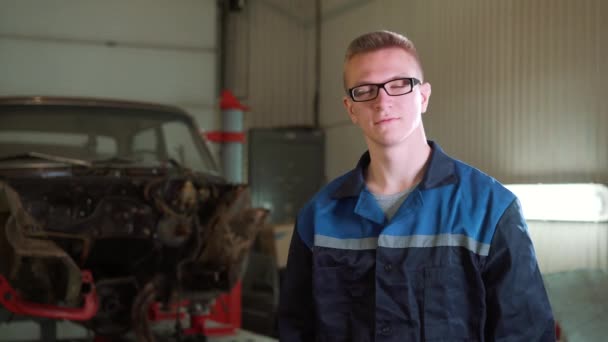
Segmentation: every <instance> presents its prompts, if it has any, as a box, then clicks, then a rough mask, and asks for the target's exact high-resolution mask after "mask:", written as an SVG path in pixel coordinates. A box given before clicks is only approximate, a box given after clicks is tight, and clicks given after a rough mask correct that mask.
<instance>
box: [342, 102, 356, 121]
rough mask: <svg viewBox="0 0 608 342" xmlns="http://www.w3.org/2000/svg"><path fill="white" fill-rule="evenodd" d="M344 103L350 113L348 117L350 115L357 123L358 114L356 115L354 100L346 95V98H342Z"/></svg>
mask: <svg viewBox="0 0 608 342" xmlns="http://www.w3.org/2000/svg"><path fill="white" fill-rule="evenodd" d="M342 103H344V108H346V112H347V113H348V117H350V120H351V121H352V122H353V123H354V124H356V123H357V116H356V115H355V112H354V109H353V101H351V99H350V98H349V97H348V96H344V98H343V99H342Z"/></svg>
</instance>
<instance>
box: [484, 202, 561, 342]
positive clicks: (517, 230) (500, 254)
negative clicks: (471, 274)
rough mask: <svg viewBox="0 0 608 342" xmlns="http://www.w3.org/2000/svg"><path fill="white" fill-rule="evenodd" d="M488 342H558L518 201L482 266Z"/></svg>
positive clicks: (501, 223) (501, 224)
mask: <svg viewBox="0 0 608 342" xmlns="http://www.w3.org/2000/svg"><path fill="white" fill-rule="evenodd" d="M482 276H483V280H484V283H485V287H486V302H487V311H486V313H487V317H486V326H485V335H486V341H543V342H545V341H547V342H549V341H550V342H555V340H556V339H555V323H554V319H553V313H552V311H551V305H550V304H549V299H548V297H547V292H546V290H545V286H544V284H543V279H542V277H541V274H540V270H539V268H538V263H537V261H536V255H535V253H534V247H533V246H532V241H531V240H530V236H529V235H528V232H527V226H526V223H525V220H524V218H523V215H522V212H521V207H520V204H519V201H518V200H517V199H515V200H514V201H513V203H511V205H510V206H509V207H508V208H507V210H506V211H505V213H504V214H503V216H502V217H501V219H500V221H499V222H498V226H497V227H496V232H495V233H494V237H493V239H492V244H491V245H490V252H489V255H488V257H487V259H486V262H485V263H484V266H483V273H482Z"/></svg>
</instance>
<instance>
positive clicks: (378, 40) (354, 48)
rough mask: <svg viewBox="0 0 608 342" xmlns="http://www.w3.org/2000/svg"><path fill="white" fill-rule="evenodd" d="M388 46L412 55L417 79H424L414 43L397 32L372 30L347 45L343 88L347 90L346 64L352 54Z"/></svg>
mask: <svg viewBox="0 0 608 342" xmlns="http://www.w3.org/2000/svg"><path fill="white" fill-rule="evenodd" d="M390 47H395V48H400V49H403V50H404V51H405V52H407V53H408V54H409V55H410V56H412V57H413V58H414V60H415V61H416V63H417V64H418V69H419V74H418V75H417V76H418V79H419V80H420V81H424V74H423V71H422V63H420V58H419V57H418V52H417V51H416V47H415V46H414V43H412V41H411V40H409V39H407V37H405V36H403V35H401V34H399V33H395V32H391V31H374V32H369V33H366V34H363V35H361V36H359V37H357V38H355V39H353V41H352V42H350V44H349V45H348V48H347V49H346V54H345V56H344V76H343V79H344V90H345V91H346V90H348V87H347V86H346V64H347V63H348V62H349V61H350V60H351V59H352V58H353V57H354V56H356V55H359V54H362V53H366V52H372V51H377V50H381V49H386V48H390Z"/></svg>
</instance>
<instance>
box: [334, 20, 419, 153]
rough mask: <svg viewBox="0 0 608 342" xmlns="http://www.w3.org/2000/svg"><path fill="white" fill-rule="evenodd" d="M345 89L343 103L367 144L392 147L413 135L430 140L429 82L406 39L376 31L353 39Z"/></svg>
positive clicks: (386, 32)
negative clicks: (426, 123)
mask: <svg viewBox="0 0 608 342" xmlns="http://www.w3.org/2000/svg"><path fill="white" fill-rule="evenodd" d="M344 88H345V90H346V93H347V95H346V96H345V97H344V106H345V107H346V110H347V111H348V114H349V117H350V119H351V120H352V122H353V123H355V124H356V125H358V126H359V127H360V128H361V130H362V131H363V134H364V135H365V138H366V141H367V143H368V145H371V144H373V145H376V146H384V147H389V146H394V145H398V144H400V143H402V142H403V141H405V140H407V139H408V138H410V137H411V136H413V135H416V136H417V137H418V138H419V139H424V140H425V141H426V138H425V135H424V129H423V127H422V113H424V112H425V111H426V109H427V106H428V99H429V97H430V95H431V85H430V84H428V83H425V82H424V81H423V74H422V67H421V64H420V61H419V58H418V54H417V53H416V49H415V47H414V44H413V43H412V42H411V41H410V40H408V39H407V38H406V37H404V36H402V35H400V34H397V33H393V32H389V31H377V32H371V33H367V34H364V35H362V36H360V37H358V38H356V39H355V40H353V41H352V42H351V44H350V45H349V47H348V49H347V52H346V57H345V61H344ZM414 133H416V134H414Z"/></svg>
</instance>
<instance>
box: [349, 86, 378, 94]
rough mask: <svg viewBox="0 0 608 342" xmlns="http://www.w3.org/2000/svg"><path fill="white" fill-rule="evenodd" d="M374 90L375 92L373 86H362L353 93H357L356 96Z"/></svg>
mask: <svg viewBox="0 0 608 342" xmlns="http://www.w3.org/2000/svg"><path fill="white" fill-rule="evenodd" d="M373 92H374V90H373V88H372V87H361V88H357V89H355V91H354V92H353V93H355V96H362V95H367V94H371V93H373Z"/></svg>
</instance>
